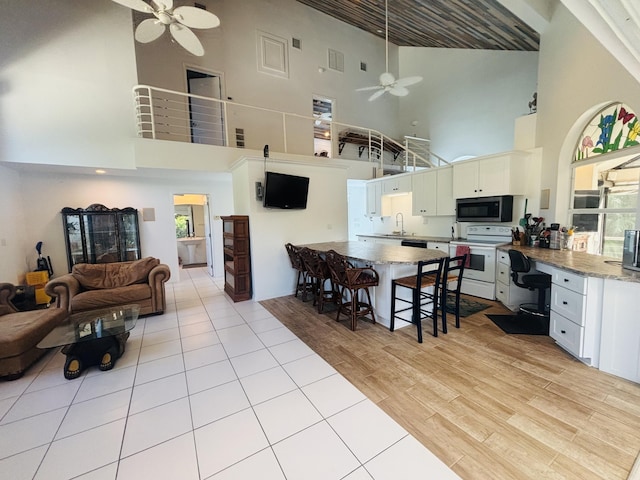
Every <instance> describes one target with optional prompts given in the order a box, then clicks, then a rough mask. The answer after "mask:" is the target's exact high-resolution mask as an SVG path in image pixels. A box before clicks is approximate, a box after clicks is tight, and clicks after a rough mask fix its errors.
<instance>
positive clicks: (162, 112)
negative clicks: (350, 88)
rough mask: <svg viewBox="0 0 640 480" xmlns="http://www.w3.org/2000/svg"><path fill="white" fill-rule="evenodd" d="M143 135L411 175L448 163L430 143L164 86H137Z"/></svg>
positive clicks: (138, 111)
mask: <svg viewBox="0 0 640 480" xmlns="http://www.w3.org/2000/svg"><path fill="white" fill-rule="evenodd" d="M133 93H134V100H135V112H136V123H137V129H138V136H139V137H142V138H152V139H161V140H172V141H178V142H188V143H201V144H207V145H218V146H230V147H235V148H248V149H254V150H262V148H263V146H264V145H269V148H270V149H271V151H272V152H283V153H292V154H300V155H320V156H328V157H332V158H343V159H347V160H360V161H367V162H372V163H375V164H376V167H378V168H380V169H381V170H382V171H385V170H386V171H388V170H392V171H397V172H398V173H399V172H402V171H411V170H415V169H420V168H429V167H434V166H439V165H443V164H446V163H448V162H446V161H445V160H443V159H442V158H440V157H437V156H435V155H433V154H432V153H431V152H430V149H429V141H428V140H425V139H418V138H415V137H405V143H404V144H402V143H399V142H397V141H396V140H394V139H392V138H390V137H387V136H386V135H384V134H382V133H380V132H378V131H376V130H371V129H367V128H362V127H358V126H354V125H347V124H343V123H338V122H334V121H329V120H324V119H318V118H314V117H305V116H303V115H298V114H294V113H285V112H278V111H275V110H270V109H267V108H260V107H253V106H249V105H243V104H239V103H235V102H230V101H226V100H219V99H216V98H210V97H202V96H199V95H190V94H186V93H182V92H175V91H171V90H166V89H163V88H156V87H150V86H147V85H136V86H135V87H134V88H133Z"/></svg>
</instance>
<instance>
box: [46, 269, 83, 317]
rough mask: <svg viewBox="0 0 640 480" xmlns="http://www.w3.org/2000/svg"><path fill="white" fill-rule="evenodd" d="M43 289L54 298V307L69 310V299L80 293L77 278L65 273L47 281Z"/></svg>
mask: <svg viewBox="0 0 640 480" xmlns="http://www.w3.org/2000/svg"><path fill="white" fill-rule="evenodd" d="M44 291H45V293H46V294H47V295H49V296H50V297H55V298H56V307H58V308H63V309H65V310H67V311H71V299H72V298H73V297H74V295H77V294H78V293H80V291H81V288H80V283H79V282H78V280H76V278H75V277H74V276H73V275H72V274H70V273H67V274H66V275H62V276H60V277H56V278H54V279H53V280H50V281H49V282H47V284H46V285H45V286H44Z"/></svg>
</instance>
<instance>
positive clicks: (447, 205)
mask: <svg viewBox="0 0 640 480" xmlns="http://www.w3.org/2000/svg"><path fill="white" fill-rule="evenodd" d="M436 173H437V177H438V182H437V183H438V185H437V188H436V192H437V198H436V215H448V216H454V215H455V214H456V202H455V200H454V198H453V168H451V167H447V168H441V169H439V170H437V172H436Z"/></svg>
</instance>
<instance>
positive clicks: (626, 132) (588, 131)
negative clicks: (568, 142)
mask: <svg viewBox="0 0 640 480" xmlns="http://www.w3.org/2000/svg"><path fill="white" fill-rule="evenodd" d="M638 134H640V122H638V117H637V116H636V114H635V113H633V112H631V110H629V107H628V106H627V105H625V104H623V103H614V104H611V105H609V106H607V107H606V108H603V109H602V110H601V111H600V112H598V114H597V115H596V116H595V117H593V119H592V120H591V121H590V122H589V124H588V125H587V126H586V128H585V129H584V130H583V132H582V135H580V137H579V138H578V145H576V149H575V155H574V158H573V161H574V162H579V161H581V160H585V159H587V158H592V157H594V156H596V155H602V154H603V153H609V152H613V151H615V150H620V149H623V148H628V147H633V146H635V145H638V144H639V143H638V138H637V137H638Z"/></svg>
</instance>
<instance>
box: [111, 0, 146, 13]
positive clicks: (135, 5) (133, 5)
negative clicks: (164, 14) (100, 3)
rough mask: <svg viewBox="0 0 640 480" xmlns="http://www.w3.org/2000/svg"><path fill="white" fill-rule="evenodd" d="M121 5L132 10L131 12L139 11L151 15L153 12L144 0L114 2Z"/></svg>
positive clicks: (119, 0) (115, 0)
mask: <svg viewBox="0 0 640 480" xmlns="http://www.w3.org/2000/svg"><path fill="white" fill-rule="evenodd" d="M113 1H114V2H116V3H119V4H120V5H122V6H124V7H127V8H130V9H131V10H137V11H138V12H144V13H150V12H152V11H153V9H152V8H151V6H150V5H149V4H148V3H145V2H143V1H142V0H113Z"/></svg>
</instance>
